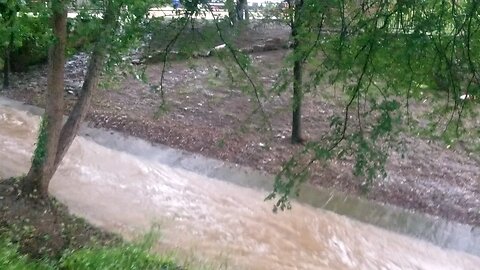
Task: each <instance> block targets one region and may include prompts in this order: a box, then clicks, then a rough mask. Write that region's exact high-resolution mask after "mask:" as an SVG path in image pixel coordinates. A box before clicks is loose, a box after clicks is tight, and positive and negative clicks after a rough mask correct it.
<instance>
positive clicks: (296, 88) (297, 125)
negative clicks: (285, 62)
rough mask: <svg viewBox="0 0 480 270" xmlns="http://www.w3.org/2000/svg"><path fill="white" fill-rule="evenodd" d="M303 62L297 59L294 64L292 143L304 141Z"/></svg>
mask: <svg viewBox="0 0 480 270" xmlns="http://www.w3.org/2000/svg"><path fill="white" fill-rule="evenodd" d="M302 77H303V63H302V61H301V60H295V62H294V64H293V114H292V116H293V117H292V143H293V144H295V143H303V138H302V101H303V89H302Z"/></svg>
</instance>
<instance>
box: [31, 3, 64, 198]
mask: <svg viewBox="0 0 480 270" xmlns="http://www.w3.org/2000/svg"><path fill="white" fill-rule="evenodd" d="M52 5H53V32H54V35H55V39H56V40H55V41H54V43H53V46H52V47H51V48H50V51H49V67H48V79H47V99H46V100H47V101H46V107H45V114H44V116H43V117H44V120H43V121H45V122H44V123H45V129H44V130H41V132H40V133H42V132H45V133H46V134H45V135H46V136H45V137H46V140H45V141H44V143H40V144H37V150H38V149H39V148H43V149H45V152H43V154H42V155H41V156H38V153H42V151H39V152H37V150H36V152H35V154H34V157H33V162H32V166H31V168H30V170H29V172H28V174H27V176H26V177H25V178H24V179H23V183H22V190H23V192H24V193H26V194H32V193H34V191H35V190H37V191H38V192H39V193H40V195H41V196H42V197H44V198H46V197H48V185H49V184H50V180H51V178H52V176H53V174H54V167H55V166H54V165H55V157H56V154H57V146H58V139H59V137H60V130H61V128H62V122H63V91H64V73H65V49H66V43H67V9H66V6H65V3H64V2H63V1H62V0H57V1H54V2H53V4H52ZM39 136H42V135H41V134H40V135H39Z"/></svg>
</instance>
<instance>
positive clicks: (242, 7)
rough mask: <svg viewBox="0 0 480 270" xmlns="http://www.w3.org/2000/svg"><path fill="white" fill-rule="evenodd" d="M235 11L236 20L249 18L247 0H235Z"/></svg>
mask: <svg viewBox="0 0 480 270" xmlns="http://www.w3.org/2000/svg"><path fill="white" fill-rule="evenodd" d="M235 10H236V12H237V20H239V21H243V20H246V21H248V20H249V17H250V16H249V14H248V2H247V0H237V5H236V8H235Z"/></svg>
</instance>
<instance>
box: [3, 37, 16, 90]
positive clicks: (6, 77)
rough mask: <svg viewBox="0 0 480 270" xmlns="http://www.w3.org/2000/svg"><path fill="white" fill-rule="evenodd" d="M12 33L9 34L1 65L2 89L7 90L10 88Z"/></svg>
mask: <svg viewBox="0 0 480 270" xmlns="http://www.w3.org/2000/svg"><path fill="white" fill-rule="evenodd" d="M13 39H14V34H13V31H12V32H11V33H10V40H9V41H8V45H7V48H6V49H5V61H4V65H3V88H4V89H7V88H8V87H10V70H11V68H10V62H11V60H10V56H11V54H12V51H13V42H14V40H13Z"/></svg>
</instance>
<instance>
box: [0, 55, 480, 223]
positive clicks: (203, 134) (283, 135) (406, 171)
mask: <svg viewBox="0 0 480 270" xmlns="http://www.w3.org/2000/svg"><path fill="white" fill-rule="evenodd" d="M285 54H286V51H285V50H277V51H271V52H263V53H254V54H252V55H251V57H252V59H253V61H254V63H255V65H256V66H257V69H258V73H257V75H256V80H257V82H260V83H262V84H263V85H265V86H266V87H268V86H269V85H271V84H272V83H273V81H274V80H275V78H276V76H277V74H278V71H279V69H278V67H279V66H280V65H281V63H282V61H283V59H284V57H285ZM82 61H83V60H82ZM82 61H80V60H77V61H76V62H74V63H73V62H71V63H70V65H71V66H72V67H73V68H71V69H69V72H68V75H67V85H68V87H75V85H78V82H79V78H80V75H81V74H82V73H83V70H82V69H78V68H75V65H80V66H81V65H83V62H82ZM167 68H168V70H167V72H166V73H165V81H164V87H165V96H166V100H167V107H166V108H167V111H166V112H159V110H158V108H159V105H160V96H159V94H158V93H155V92H152V90H151V88H152V87H151V86H148V85H146V84H144V83H141V82H139V81H137V80H135V79H134V78H132V77H131V76H126V77H125V78H122V79H119V80H117V83H116V84H115V85H110V86H109V87H108V90H103V91H101V92H100V93H98V95H97V96H96V97H95V100H94V102H93V104H92V108H91V110H90V113H89V114H88V120H89V121H91V123H92V125H93V126H95V127H105V128H109V129H113V130H116V131H120V132H124V133H126V134H130V135H133V136H137V137H141V138H144V139H147V140H149V141H151V142H155V143H161V144H165V145H168V146H171V147H174V148H180V149H184V150H188V151H192V152H197V153H201V154H203V155H205V156H208V157H213V158H218V159H222V160H227V161H230V162H234V163H238V164H241V165H246V166H250V167H253V168H256V169H259V170H265V171H268V172H270V173H276V172H277V171H278V170H279V168H280V167H281V166H282V164H283V162H285V160H286V159H288V158H289V157H290V156H291V155H292V154H294V153H296V152H297V151H299V150H300V149H301V147H299V146H293V145H291V144H289V133H290V128H289V123H290V111H289V106H290V99H289V95H288V94H283V95H280V96H273V95H272V96H271V97H269V98H268V101H267V102H265V104H264V108H265V111H266V113H267V115H268V117H269V122H270V124H271V126H272V131H268V132H267V131H266V130H265V126H266V123H265V122H264V121H263V118H262V117H261V116H260V115H259V114H253V115H252V114H251V113H252V111H253V110H254V109H255V103H254V102H252V97H251V96H248V95H245V93H243V92H242V89H243V87H244V84H245V82H243V81H241V80H237V81H236V82H234V83H231V82H230V83H226V82H227V81H229V79H228V74H227V73H226V71H225V69H224V68H223V67H222V63H221V62H220V61H218V60H217V59H216V58H202V59H196V60H195V61H184V62H173V63H170V64H169V65H168V67H167ZM161 71H162V65H161V64H159V65H151V66H149V67H148V68H147V75H148V77H149V79H150V83H151V84H152V85H155V84H158V83H159V81H160V76H161ZM45 75H46V72H45V67H38V68H37V69H34V70H32V71H30V72H29V73H28V74H16V75H15V76H13V79H12V81H13V82H14V86H13V87H12V89H10V90H8V91H4V92H0V93H1V94H2V95H4V96H7V97H9V98H13V99H17V100H21V101H24V102H26V103H29V104H34V105H38V106H43V104H44V90H45V86H46V78H45ZM234 79H235V78H234ZM72 85H73V86H72ZM329 91H330V94H332V95H335V89H333V88H331V89H330V90H329ZM65 95H66V96H67V99H68V100H70V101H74V100H75V97H74V96H73V95H70V94H65ZM342 110H343V107H342V105H340V104H339V103H338V102H335V101H334V100H333V101H332V100H331V99H325V98H323V97H321V96H316V95H312V94H308V95H307V98H306V104H305V106H304V117H303V120H304V130H305V135H306V136H307V137H308V138H312V139H315V138H319V137H320V136H321V135H322V134H324V133H325V132H326V131H327V130H328V129H329V120H328V117H329V116H331V115H333V114H334V113H336V112H337V113H338V112H340V111H342ZM404 142H405V145H406V149H407V151H406V152H405V153H404V157H403V158H402V155H401V154H400V153H397V152H394V151H392V152H391V155H390V159H389V162H388V166H387V169H388V174H389V176H388V177H387V178H386V179H385V180H378V181H376V182H375V184H374V185H373V187H372V188H371V191H370V192H369V193H368V194H366V195H364V196H367V197H368V198H369V199H372V200H377V201H381V202H385V203H391V204H394V205H398V206H401V207H405V208H408V209H412V210H418V211H421V212H425V213H429V214H432V215H437V216H441V217H444V218H447V219H450V220H455V221H459V222H462V223H468V224H473V225H477V226H478V225H480V200H479V199H478V198H480V183H479V181H480V166H479V164H478V161H476V159H475V158H474V157H472V156H469V155H468V154H466V153H465V152H464V151H462V150H460V149H447V148H446V147H443V146H442V145H440V144H437V143H432V142H428V141H426V140H423V139H420V138H416V137H409V138H405V139H404ZM477 160H478V159H477ZM351 168H352V164H351V162H349V161H333V162H331V163H329V164H316V165H315V168H314V170H313V175H312V177H311V181H312V182H313V183H315V184H316V185H318V186H322V187H326V188H334V189H337V190H341V191H344V192H347V193H349V194H355V195H358V194H361V187H360V184H361V182H362V179H358V178H356V177H354V176H353V175H352V173H351Z"/></svg>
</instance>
